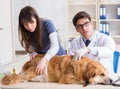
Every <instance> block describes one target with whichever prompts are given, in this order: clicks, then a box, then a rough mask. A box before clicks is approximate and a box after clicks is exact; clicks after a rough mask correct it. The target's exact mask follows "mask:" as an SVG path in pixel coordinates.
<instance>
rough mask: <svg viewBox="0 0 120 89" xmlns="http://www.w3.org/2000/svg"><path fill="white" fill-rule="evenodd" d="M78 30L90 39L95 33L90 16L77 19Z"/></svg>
mask: <svg viewBox="0 0 120 89" xmlns="http://www.w3.org/2000/svg"><path fill="white" fill-rule="evenodd" d="M76 30H77V32H79V33H80V34H81V35H82V36H83V37H84V38H86V39H89V38H90V37H91V36H92V34H93V25H92V23H91V22H90V21H89V19H88V18H82V19H79V20H78V21H77V23H76Z"/></svg>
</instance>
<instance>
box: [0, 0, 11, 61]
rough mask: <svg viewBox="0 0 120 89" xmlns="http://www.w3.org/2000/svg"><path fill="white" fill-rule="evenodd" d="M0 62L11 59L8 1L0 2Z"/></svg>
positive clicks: (9, 9)
mask: <svg viewBox="0 0 120 89" xmlns="http://www.w3.org/2000/svg"><path fill="white" fill-rule="evenodd" d="M0 12H1V13H0V61H2V63H6V62H8V61H10V60H11V59H12V58H13V50H12V31H11V5H10V0H1V1H0Z"/></svg>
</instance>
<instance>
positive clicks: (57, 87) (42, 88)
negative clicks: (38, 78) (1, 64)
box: [0, 55, 120, 89]
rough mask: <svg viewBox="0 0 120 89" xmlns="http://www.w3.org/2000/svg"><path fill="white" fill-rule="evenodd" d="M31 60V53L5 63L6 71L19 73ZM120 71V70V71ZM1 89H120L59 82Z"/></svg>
mask: <svg viewBox="0 0 120 89" xmlns="http://www.w3.org/2000/svg"><path fill="white" fill-rule="evenodd" d="M27 60H29V55H25V56H23V57H21V58H17V59H16V60H15V61H14V62H11V63H8V64H6V65H5V68H4V69H5V71H6V72H12V69H13V68H15V69H16V73H19V71H20V70H21V67H22V66H23V64H24V63H25V62H26V61H27ZM119 67H120V66H119ZM119 72H120V71H119ZM0 88H1V89H118V88H119V89H120V87H115V86H112V85H88V86H86V87H83V86H82V85H80V84H58V83H35V82H24V83H19V84H15V85H9V86H0Z"/></svg>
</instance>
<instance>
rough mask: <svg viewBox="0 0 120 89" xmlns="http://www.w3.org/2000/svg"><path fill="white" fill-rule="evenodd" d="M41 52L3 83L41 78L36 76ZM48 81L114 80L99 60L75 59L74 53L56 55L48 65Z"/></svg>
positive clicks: (88, 82) (106, 82)
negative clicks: (18, 72)
mask: <svg viewBox="0 0 120 89" xmlns="http://www.w3.org/2000/svg"><path fill="white" fill-rule="evenodd" d="M43 56H44V55H43V54H39V55H38V56H36V58H35V59H33V60H30V61H28V62H26V63H25V64H24V66H23V67H22V70H21V72H20V74H18V75H16V74H13V75H11V76H12V77H10V75H9V76H5V77H4V78H3V79H2V80H1V84H3V85H10V84H15V83H18V82H20V81H35V82H40V81H41V80H40V79H39V78H38V79H37V78H36V77H37V76H40V75H37V74H36V73H35V68H36V65H37V63H38V61H39V60H40V59H41V58H42V57H43ZM46 71H47V75H46V77H45V79H47V82H58V83H61V84H72V83H80V84H83V85H84V86H86V85H88V84H111V82H112V80H111V79H110V77H109V76H108V74H107V71H106V69H105V68H104V67H103V66H102V65H101V64H100V63H99V62H97V61H94V60H92V59H89V58H87V57H82V58H81V59H80V60H73V56H72V55H65V56H57V55H56V56H54V57H53V58H52V59H51V60H50V61H49V62H48V65H47V68H46ZM14 77H15V78H14Z"/></svg>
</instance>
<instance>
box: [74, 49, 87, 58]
mask: <svg viewBox="0 0 120 89" xmlns="http://www.w3.org/2000/svg"><path fill="white" fill-rule="evenodd" d="M73 52H74V55H73V59H74V60H80V59H81V57H82V56H83V55H84V54H85V53H88V52H89V48H87V47H84V48H81V49H79V50H77V51H73Z"/></svg>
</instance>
